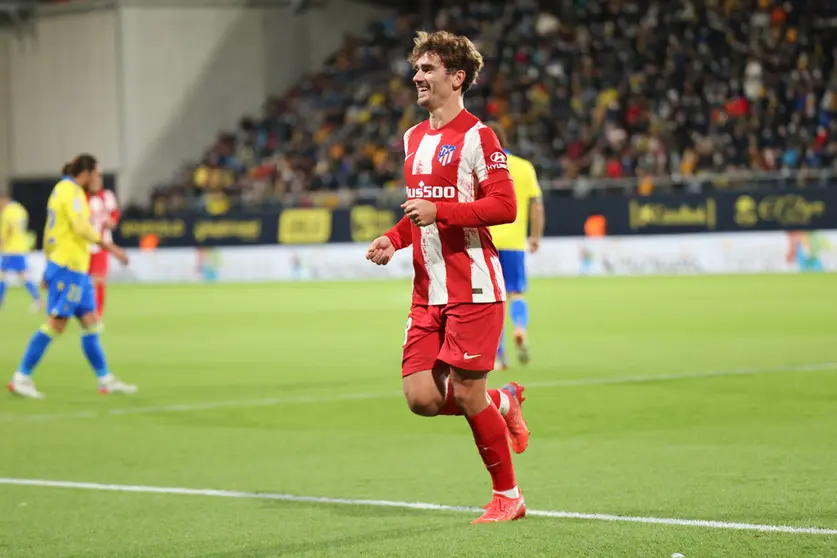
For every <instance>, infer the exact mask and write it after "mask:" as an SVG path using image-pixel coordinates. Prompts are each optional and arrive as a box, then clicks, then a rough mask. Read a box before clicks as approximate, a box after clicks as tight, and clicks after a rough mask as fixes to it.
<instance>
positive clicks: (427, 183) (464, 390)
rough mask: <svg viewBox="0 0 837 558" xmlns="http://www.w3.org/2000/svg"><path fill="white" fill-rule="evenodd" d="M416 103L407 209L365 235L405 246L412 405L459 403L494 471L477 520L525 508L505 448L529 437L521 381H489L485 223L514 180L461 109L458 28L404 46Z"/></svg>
mask: <svg viewBox="0 0 837 558" xmlns="http://www.w3.org/2000/svg"><path fill="white" fill-rule="evenodd" d="M410 63H411V64H412V65H413V67H414V68H415V75H414V77H413V82H414V83H415V85H416V88H417V90H418V104H419V105H420V106H421V107H423V108H424V109H426V110H428V111H429V113H430V117H429V119H427V120H425V121H423V122H421V123H420V124H418V125H416V126H414V127H413V128H411V129H410V130H408V131H407V132H406V133H405V134H404V153H405V155H406V158H405V161H404V176H405V180H406V183H407V202H406V203H404V204H403V206H402V207H403V208H404V212H405V216H404V217H403V218H402V219H401V220H400V221H399V222H398V223H397V224H396V225H395V226H394V227H393V228H392V229H391V230H390V231H388V232H387V233H386V234H385V235H384V236H381V237H379V238H377V239H375V240H374V241H373V242H372V244H371V245H370V246H369V249H368V251H367V254H366V257H367V259H369V260H371V261H372V262H373V263H375V264H378V265H386V264H387V263H388V262H389V261H390V260H391V259H392V257H393V255H394V254H395V251H396V250H400V249H401V248H406V247H408V246H410V245H412V246H413V267H414V270H415V277H414V280H413V297H412V307H411V309H410V314H409V317H408V318H407V327H406V332H405V341H404V348H403V356H402V364H401V376H402V384H403V389H404V395H405V398H406V400H407V404H408V405H409V407H410V410H412V412H413V413H415V414H417V415H420V416H437V415H464V416H465V418H466V419H467V421H468V424H469V426H470V428H471V431H472V432H473V435H474V441H475V442H476V445H477V449H478V450H479V453H480V456H481V457H482V460H483V463H484V464H485V467H486V468H487V469H488V472H489V474H490V476H491V480H492V485H493V489H494V490H493V498H492V500H491V503H490V504H488V505H487V506H486V508H485V513H484V514H483V515H482V516H481V517H479V518H478V519H476V520H475V521H474V522H475V523H486V522H495V521H509V520H514V519H518V518H520V517H523V516H524V515H525V513H526V506H525V503H524V501H523V495H522V494H521V493H520V490H519V489H518V487H517V483H516V481H515V474H514V467H513V465H512V458H511V451H510V448H509V446H511V449H513V450H514V451H515V452H517V453H520V452H522V451H523V450H525V449H526V446H527V445H528V442H529V430H528V427H527V425H526V421H525V420H524V419H523V414H522V411H521V404H522V402H523V400H524V398H523V389H524V388H523V386H520V385H519V384H516V383H512V384H508V385H506V386H504V387H503V388H501V389H492V390H488V389H487V376H488V373H489V371H491V369H492V368H493V366H494V358H495V355H496V353H497V345H498V343H499V340H500V331H501V329H502V327H503V316H504V308H505V304H504V302H505V298H506V292H505V287H504V284H503V277H502V272H501V270H500V262H499V259H498V256H497V250H496V249H495V248H494V245H493V244H492V242H491V236H490V235H489V233H488V228H487V227H489V226H491V225H499V224H501V223H510V222H512V221H514V219H515V215H516V205H515V197H514V186H513V184H512V179H511V176H510V175H509V171H508V168H507V166H506V154H505V153H503V150H502V148H501V147H500V144H499V142H498V141H497V137H496V135H495V134H494V132H492V131H491V129H490V128H488V127H486V126H485V125H484V124H483V123H482V122H480V121H479V120H478V119H477V118H476V117H475V116H474V115H472V114H471V113H470V112H468V111H467V110H465V105H464V99H463V95H464V93H465V92H466V91H467V90H468V88H469V87H470V86H471V85H472V84H473V83H474V81H475V80H476V78H477V75H478V73H479V71H480V69H481V68H482V65H483V61H482V56H481V55H480V53H479V52H478V51H477V49H476V48H475V47H474V45H473V43H472V42H471V41H470V40H469V39H468V38H466V37H462V36H456V35H453V34H451V33H449V32H447V31H437V32H434V33H426V32H419V33H418V35H417V37H416V39H415V41H414V48H413V51H412V53H411V54H410Z"/></svg>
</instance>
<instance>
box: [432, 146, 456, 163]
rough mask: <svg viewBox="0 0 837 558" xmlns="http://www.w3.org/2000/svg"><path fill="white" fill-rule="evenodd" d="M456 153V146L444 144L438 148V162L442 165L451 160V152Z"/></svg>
mask: <svg viewBox="0 0 837 558" xmlns="http://www.w3.org/2000/svg"><path fill="white" fill-rule="evenodd" d="M454 153H456V146H455V145H451V144H449V143H448V144H445V145H443V146H442V147H440V148H439V156H438V157H437V159H438V161H439V164H440V165H442V166H443V167H444V166H445V165H447V164H448V163H450V162H451V161H453V154H454Z"/></svg>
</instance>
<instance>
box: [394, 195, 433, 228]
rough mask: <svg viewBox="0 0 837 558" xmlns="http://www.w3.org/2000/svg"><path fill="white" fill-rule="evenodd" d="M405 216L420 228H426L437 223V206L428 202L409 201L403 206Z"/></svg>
mask: <svg viewBox="0 0 837 558" xmlns="http://www.w3.org/2000/svg"><path fill="white" fill-rule="evenodd" d="M401 207H403V208H404V214H405V215H407V217H409V218H410V221H412V222H413V223H415V224H416V225H418V226H419V227H426V226H427V225H432V224H433V223H435V222H436V204H435V203H433V202H431V201H427V200H407V202H406V203H403V204H401Z"/></svg>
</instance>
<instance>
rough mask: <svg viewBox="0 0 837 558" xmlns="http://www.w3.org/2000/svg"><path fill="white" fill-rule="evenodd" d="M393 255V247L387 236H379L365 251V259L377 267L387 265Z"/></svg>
mask: <svg viewBox="0 0 837 558" xmlns="http://www.w3.org/2000/svg"><path fill="white" fill-rule="evenodd" d="M394 255H395V246H393V245H392V241H391V240H390V239H389V237H388V236H379V237H378V238H376V239H375V240H373V241H372V244H370V245H369V249H368V250H366V259H367V260H370V261H371V262H372V263H374V264H378V265H387V264H388V263H389V261H390V260H391V259H392V256H394Z"/></svg>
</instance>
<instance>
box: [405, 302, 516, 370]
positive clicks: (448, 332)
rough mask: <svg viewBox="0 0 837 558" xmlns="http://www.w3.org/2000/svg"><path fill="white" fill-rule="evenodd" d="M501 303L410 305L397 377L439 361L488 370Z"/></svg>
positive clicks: (497, 339) (502, 313)
mask: <svg viewBox="0 0 837 558" xmlns="http://www.w3.org/2000/svg"><path fill="white" fill-rule="evenodd" d="M504 317H505V303H503V302H490V303H484V304H474V303H459V304H448V305H445V306H425V305H418V304H413V307H412V308H411V309H410V316H409V317H408V318H407V331H406V332H405V337H404V354H403V357H402V359H401V376H402V377H404V376H409V375H410V374H415V373H416V372H421V371H422V370H432V369H433V368H434V367H436V366H437V365H438V363H439V362H442V363H445V364H448V365H450V366H453V367H456V368H460V369H462V370H471V371H474V372H488V371H490V370H493V369H494V359H495V358H496V357H497V348H498V347H499V345H500V334H501V333H502V332H503V320H504Z"/></svg>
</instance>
